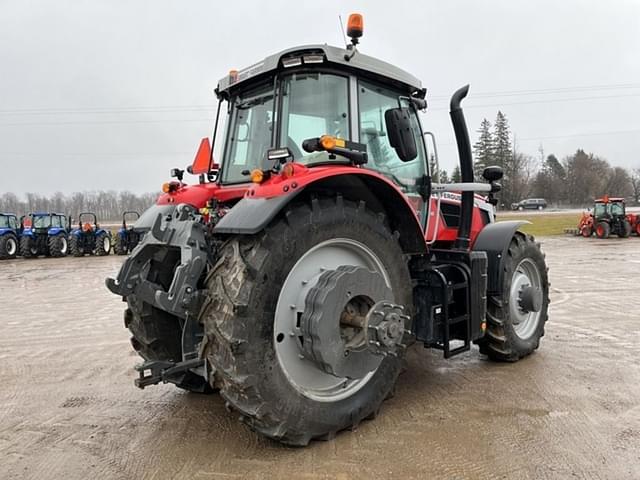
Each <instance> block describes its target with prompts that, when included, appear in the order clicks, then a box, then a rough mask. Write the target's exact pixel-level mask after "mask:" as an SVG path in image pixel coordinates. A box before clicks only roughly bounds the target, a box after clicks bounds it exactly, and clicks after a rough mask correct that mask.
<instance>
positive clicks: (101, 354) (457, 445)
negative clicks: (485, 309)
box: [0, 237, 640, 479]
mask: <svg viewBox="0 0 640 480" xmlns="http://www.w3.org/2000/svg"><path fill="white" fill-rule="evenodd" d="M544 249H545V250H546V252H547V259H548V261H549V264H550V266H551V282H552V290H553V292H552V296H551V297H552V302H553V303H552V307H551V321H550V323H549V324H548V328H547V334H546V336H545V337H544V339H543V342H542V346H541V349H540V350H539V351H538V352H537V353H536V354H534V355H533V356H531V357H529V358H527V359H525V360H523V361H521V362H519V363H517V364H496V363H491V362H489V361H486V360H484V359H483V358H481V357H480V355H479V354H478V352H477V350H476V349H475V348H474V349H473V350H472V351H471V352H467V353H466V354H464V355H461V356H458V357H455V358H453V359H451V360H448V361H445V360H444V359H442V358H441V354H440V353H439V352H435V351H429V350H424V349H422V348H421V347H417V346H416V347H414V348H413V350H411V351H410V354H409V369H408V371H407V372H406V373H405V374H404V375H402V376H401V378H400V381H399V384H398V388H397V393H396V395H395V397H393V398H392V399H390V400H389V401H387V402H386V403H385V405H384V407H383V410H382V412H381V415H380V416H379V417H378V418H377V419H376V420H374V421H370V422H366V423H364V424H362V425H361V426H360V427H359V428H358V429H357V430H356V431H355V432H343V433H342V434H340V435H339V436H338V438H337V439H336V440H334V441H330V442H314V443H312V444H311V445H310V446H309V447H307V448H305V449H291V448H285V447H282V446H280V445H278V444H276V443H274V442H271V441H269V440H266V439H264V438H261V437H258V436H257V435H255V434H253V433H251V432H250V431H249V430H248V429H247V428H246V427H244V426H243V425H241V424H239V423H238V422H237V419H236V417H235V416H234V415H233V414H231V413H228V412H227V411H226V410H225V408H224V404H223V401H222V400H221V399H220V397H218V396H217V395H213V396H202V395H197V394H189V393H184V392H182V391H180V390H178V389H176V388H174V387H173V386H171V385H161V386H156V387H152V388H148V389H146V390H144V391H142V390H138V389H137V388H135V387H134V386H133V379H134V377H135V374H134V371H133V366H134V364H135V363H137V362H138V357H137V356H136V355H135V354H134V353H133V352H132V348H131V347H130V345H129V335H128V334H127V331H126V330H125V329H124V327H123V322H122V310H123V304H122V303H121V301H120V300H119V299H118V298H117V297H115V296H113V295H111V294H110V293H108V291H107V290H106V288H105V287H104V278H105V277H106V276H107V275H113V274H115V272H116V271H117V269H118V267H119V265H120V263H121V262H122V258H118V257H113V256H111V257H106V258H84V259H74V258H67V259H40V260H33V261H29V260H15V261H8V262H2V263H0V304H1V305H2V310H1V312H2V315H1V316H0V478H2V479H17V478H25V479H48V478H56V479H57V478H60V479H87V478H118V479H119V478H123V479H130V478H153V479H161V478H195V479H213V478H220V479H229V478H243V479H244V478H289V479H298V478H303V479H316V478H337V479H348V478H478V479H486V478H514V479H527V478H531V479H544V478H560V479H565V478H590V479H591V478H593V479H605V478H607V479H609V478H610V479H626V478H629V479H634V478H640V239H638V238H630V239H627V240H618V239H611V240H607V241H602V240H597V239H592V240H586V239H582V238H558V237H557V238H550V239H545V240H544Z"/></svg>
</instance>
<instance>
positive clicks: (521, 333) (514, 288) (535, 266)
mask: <svg viewBox="0 0 640 480" xmlns="http://www.w3.org/2000/svg"><path fill="white" fill-rule="evenodd" d="M504 261H505V264H504V270H503V284H502V295H493V296H488V297H487V332H486V334H485V337H484V338H483V339H482V341H481V342H479V343H480V353H483V354H485V355H487V356H488V357H489V358H490V359H492V360H497V361H506V362H515V361H517V360H519V359H521V358H522V357H525V356H527V355H529V354H530V353H532V352H533V351H535V350H536V349H537V348H538V346H539V345H540V338H541V337H543V336H544V325H545V323H546V321H547V317H548V308H549V278H548V275H547V270H548V269H547V266H546V263H545V260H544V255H543V253H542V250H541V249H540V246H539V244H538V243H536V242H535V241H534V239H533V237H532V236H530V235H526V234H524V233H521V232H516V233H515V235H514V236H513V239H512V240H511V243H510V245H509V248H508V250H507V256H506V258H505V260H504ZM527 286H530V287H534V288H538V289H539V290H540V294H541V298H540V300H541V304H540V308H539V310H538V311H537V312H535V311H529V312H525V311H524V310H526V309H523V308H522V307H521V302H522V298H521V297H519V293H520V292H521V291H523V290H524V289H525V288H527Z"/></svg>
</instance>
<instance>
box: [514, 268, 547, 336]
mask: <svg viewBox="0 0 640 480" xmlns="http://www.w3.org/2000/svg"><path fill="white" fill-rule="evenodd" d="M529 286H531V287H535V288H538V289H541V290H542V280H541V276H540V271H539V270H538V267H537V266H536V264H535V263H534V262H533V260H531V259H530V258H524V259H522V260H521V261H520V263H518V266H517V267H516V268H515V270H514V271H513V276H512V277H511V290H510V292H509V314H510V316H511V323H512V325H513V330H514V331H515V333H516V335H517V336H518V337H520V338H521V339H522V340H528V339H529V338H531V336H532V335H534V334H535V332H536V330H537V328H538V324H539V323H540V317H541V315H542V308H541V309H540V311H539V312H525V311H523V310H522V309H521V308H520V305H519V302H518V300H519V297H520V292H521V291H522V289H523V288H526V287H529Z"/></svg>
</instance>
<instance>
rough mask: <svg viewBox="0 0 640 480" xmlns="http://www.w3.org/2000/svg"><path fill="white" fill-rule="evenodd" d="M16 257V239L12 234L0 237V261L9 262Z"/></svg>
mask: <svg viewBox="0 0 640 480" xmlns="http://www.w3.org/2000/svg"><path fill="white" fill-rule="evenodd" d="M17 255H18V239H17V238H16V236H15V235H14V234H12V233H7V234H6V235H3V236H2V237H0V260H10V259H13V258H16V256H17Z"/></svg>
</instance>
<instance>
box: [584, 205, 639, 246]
mask: <svg viewBox="0 0 640 480" xmlns="http://www.w3.org/2000/svg"><path fill="white" fill-rule="evenodd" d="M633 231H635V232H636V233H638V234H639V235H640V224H639V223H638V216H637V215H634V214H627V213H626V208H625V200H624V198H613V197H609V196H608V195H605V196H604V197H602V198H598V199H596V200H595V202H594V205H593V212H584V213H583V214H582V217H580V222H579V223H578V233H579V234H580V235H582V236H583V237H590V236H591V235H593V234H594V233H595V234H596V236H597V237H598V238H609V235H611V234H614V235H617V236H618V237H621V238H627V237H628V236H629V235H631V232H633Z"/></svg>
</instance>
